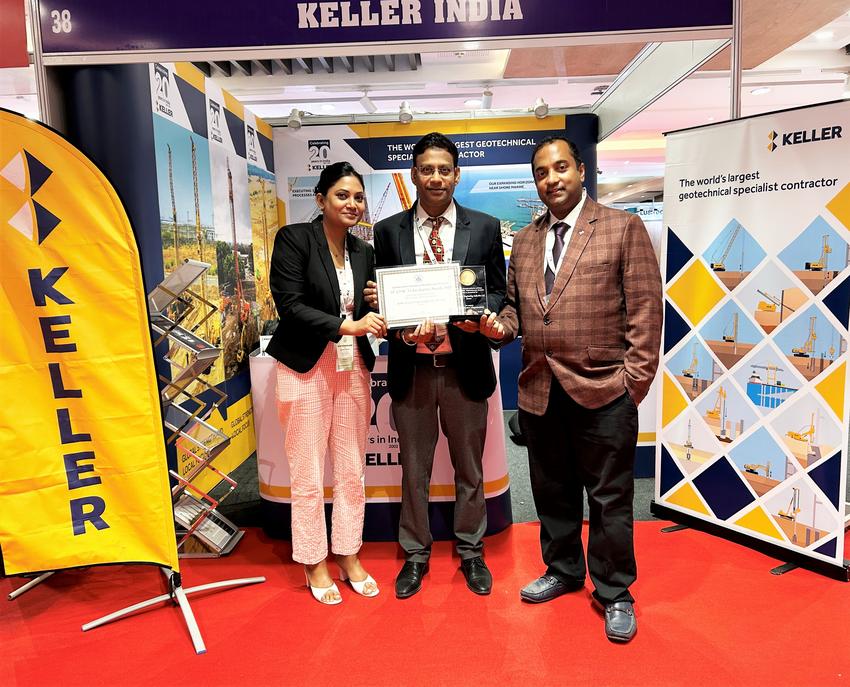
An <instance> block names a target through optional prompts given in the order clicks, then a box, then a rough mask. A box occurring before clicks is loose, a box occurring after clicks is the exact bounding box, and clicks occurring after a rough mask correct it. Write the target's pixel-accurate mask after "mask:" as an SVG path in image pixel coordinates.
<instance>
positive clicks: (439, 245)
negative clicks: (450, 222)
mask: <svg viewBox="0 0 850 687" xmlns="http://www.w3.org/2000/svg"><path fill="white" fill-rule="evenodd" d="M428 220H429V221H430V222H431V233H430V234H429V236H428V243H430V244H431V250H432V251H434V259H435V260H436V261H437V262H442V261H443V242H442V241H441V240H440V227H441V226H442V224H443V222H444V221H445V217H443V216H442V215H441V216H440V217H429V218H428ZM422 262H424V263H430V262H431V257H430V256H429V255H428V250H427V249H426V250H425V254H424V255H423V256H422Z"/></svg>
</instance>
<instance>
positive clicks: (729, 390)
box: [696, 377, 758, 444]
mask: <svg viewBox="0 0 850 687" xmlns="http://www.w3.org/2000/svg"><path fill="white" fill-rule="evenodd" d="M696 407H697V410H698V411H699V414H700V417H701V418H702V420H703V421H704V422H705V424H706V425H708V427H709V429H710V430H711V431H712V433H713V434H714V436H715V437H717V439H718V441H720V442H721V443H724V444H731V443H732V442H733V441H736V440H737V439H739V438H740V437H741V435H743V434H744V433H745V432H747V431H748V430H749V429H751V428H752V426H753V425H754V424H755V422H756V420H757V419H758V416H757V415H756V413H755V411H754V410H753V409H752V407H751V406H750V404H749V403H748V402H747V401H746V400H745V399H744V397H743V395H741V393H740V391H738V389H737V388H736V386H735V384H734V383H733V382H732V380H731V378H729V377H723V378H721V379H719V380H718V381H717V382H716V383H715V384H714V385H713V386H712V387H711V388H710V389H709V390H708V393H706V394H705V395H704V396H703V397H702V398H701V399H700V400H699V401H697V403H696Z"/></svg>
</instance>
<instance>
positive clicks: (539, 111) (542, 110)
mask: <svg viewBox="0 0 850 687" xmlns="http://www.w3.org/2000/svg"><path fill="white" fill-rule="evenodd" d="M547 114H549V106H548V105H547V104H546V101H545V100H543V98H538V99H537V100H535V101H534V116H535V117H537V119H543V118H544V117H545V116H546V115H547Z"/></svg>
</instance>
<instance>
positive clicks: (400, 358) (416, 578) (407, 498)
mask: <svg viewBox="0 0 850 687" xmlns="http://www.w3.org/2000/svg"><path fill="white" fill-rule="evenodd" d="M410 174H411V178H412V180H413V183H414V185H415V186H416V190H417V201H416V203H414V205H413V207H412V208H411V209H410V210H407V211H404V212H400V213H398V214H396V215H393V216H392V217H389V218H387V219H384V220H381V221H380V222H378V223H377V224H376V225H375V227H374V236H375V265H376V267H391V266H395V265H413V264H422V263H423V262H443V261H447V262H448V261H454V262H460V263H461V264H464V265H484V266H485V268H486V279H487V304H488V307H489V309H490V310H491V311H493V312H498V310H499V308H500V307H501V304H502V300H503V299H504V295H505V258H504V253H503V251H502V238H501V231H500V225H499V220H497V219H496V218H495V217H491V216H490V215H485V214H483V213H481V212H476V211H474V210H470V209H468V208H464V207H462V206H460V205H459V204H458V203H456V202H455V201H454V200H453V193H454V189H455V186H456V185H457V183H458V181H459V180H460V168H459V167H458V151H457V147H456V146H455V144H454V143H452V141H451V140H449V139H448V138H447V137H445V136H443V135H442V134H439V133H431V134H427V135H426V136H424V137H423V138H422V139H421V140H420V141H419V142H418V143H417V144H416V145H415V146H414V148H413V167H412V169H411V171H410ZM369 286H370V288H369V289H367V298H369V299H370V302H372V303H376V300H375V295H374V288H373V287H374V284H372V283H370V285H369ZM482 319H484V318H482ZM479 326H480V324H479V322H478V321H470V320H466V321H463V322H460V323H457V324H448V325H446V324H436V325H435V324H433V323H432V322H430V321H429V320H426V321H425V322H423V323H422V324H420V325H419V326H418V327H415V328H410V329H407V330H403V331H396V332H390V335H389V337H388V338H389V359H388V363H387V372H388V379H389V391H390V396H391V397H392V399H393V405H392V412H393V419H394V420H395V425H396V429H397V430H398V437H399V449H400V460H401V465H402V485H401V488H402V495H401V518H400V521H399V543H400V544H401V547H402V548H403V549H404V552H405V557H406V562H405V563H404V566H403V567H402V569H401V572H399V574H398V577H397V578H396V596H398V597H399V598H407V597H409V596H412V595H413V594H415V593H416V592H418V591H419V589H420V588H421V586H422V577H423V576H424V575H425V574H426V573H427V572H428V560H429V558H430V554H431V542H432V537H431V530H430V525H429V521H428V494H429V485H430V482H431V468H432V465H433V462H434V449H435V447H436V445H437V439H438V436H439V430H440V428H442V430H443V434H445V436H446V439H447V441H448V445H449V453H450V455H451V461H452V465H453V466H454V470H455V509H454V532H455V536H456V537H457V540H458V542H457V551H458V554H459V556H460V558H461V569H462V571H463V575H464V577H465V579H466V584H467V586H468V587H469V588H470V589H471V590H472V591H473V592H475V593H476V594H489V593H490V589H491V586H492V576H491V574H490V571H489V570H488V569H487V566H486V564H485V563H484V559H483V558H482V556H481V553H482V549H483V542H482V537H483V536H484V531H485V530H486V528H487V512H486V505H485V501H484V480H483V469H482V456H483V452H484V439H485V436H486V431H487V398H488V397H489V396H490V395H491V394H492V393H493V391H494V389H495V388H496V373H495V371H494V369H493V362H492V356H491V346H490V342H489V341H488V340H487V339H486V338H485V337H483V336H482V335H481V334H480V333H479Z"/></svg>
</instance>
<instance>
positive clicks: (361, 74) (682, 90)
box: [0, 0, 850, 201]
mask: <svg viewBox="0 0 850 687" xmlns="http://www.w3.org/2000/svg"><path fill="white" fill-rule="evenodd" d="M742 34H743V35H742V53H743V66H744V70H745V71H744V74H743V89H742V97H741V114H742V115H743V116H747V115H752V114H758V113H762V112H769V111H773V110H778V109H783V108H789V107H797V106H800V105H807V104H811V103H817V102H825V101H829V100H836V99H840V98H843V97H850V86H848V83H847V74H848V72H850V54H848V52H850V47H847V46H848V45H850V0H818V2H803V1H801V0H744V1H743V21H742ZM472 47H474V48H476V49H470V50H466V51H432V52H418V53H409V54H408V53H405V54H397V55H372V56H357V57H349V58H345V57H343V58H340V57H334V58H330V57H328V58H319V57H314V58H305V59H287V60H252V61H240V62H236V61H233V62H217V63H200V64H199V66H201V67H202V68H204V69H205V71H208V72H209V75H210V76H211V77H212V78H214V79H216V80H217V81H219V82H220V84H221V85H222V87H223V88H226V89H227V90H228V91H230V92H231V93H232V94H233V95H234V96H235V97H237V98H238V99H239V100H241V101H242V102H244V103H245V105H247V106H248V108H249V109H251V110H252V111H253V112H254V113H255V114H257V115H258V116H260V117H262V118H264V119H266V120H267V121H271V122H272V123H277V124H285V123H286V120H287V118H288V117H289V114H290V112H291V111H292V110H293V109H296V110H298V111H301V112H303V113H304V116H303V121H304V124H305V125H308V124H310V123H311V122H319V121H328V122H330V121H340V122H344V121H353V120H356V121H361V122H362V121H368V120H369V119H370V118H372V117H380V116H381V115H383V117H384V118H387V117H394V116H396V115H397V114H398V111H399V107H400V105H401V103H402V102H404V101H407V102H409V104H410V106H411V107H412V109H413V112H414V116H416V117H420V118H425V117H428V116H435V115H439V114H446V113H448V115H447V116H466V117H481V116H488V115H491V114H493V113H495V112H501V113H503V114H511V115H519V114H528V113H529V112H531V108H532V107H533V105H534V103H535V100H536V99H537V98H543V100H544V101H545V102H546V103H547V104H548V105H549V108H550V112H570V111H574V110H576V109H583V108H588V107H590V106H591V105H593V103H594V102H595V101H596V100H597V99H598V98H599V97H600V94H601V93H603V92H604V90H605V89H606V88H607V87H608V86H609V85H610V84H611V83H612V82H613V81H614V79H615V78H616V77H617V75H618V74H619V73H620V72H621V71H622V70H623V69H624V68H625V67H626V66H627V65H628V64H629V62H630V61H631V60H632V59H633V58H634V57H635V55H637V54H638V53H639V52H640V51H641V50H642V49H643V48H644V44H643V43H620V44H606V45H574V46H568V47H555V48H537V47H530V48H515V49H513V50H490V49H487V44H486V43H482V44H480V45H477V46H472ZM729 53H730V51H729V49H728V48H727V49H726V50H724V51H723V52H722V53H721V54H719V55H718V56H716V57H715V58H713V59H711V60H709V62H708V63H707V64H706V65H704V66H703V67H702V69H700V70H699V71H697V72H696V73H694V74H693V75H691V76H690V77H689V78H687V79H686V80H684V81H683V82H682V83H680V84H679V85H677V86H676V87H675V88H673V89H671V90H670V91H669V92H668V93H666V94H665V95H663V96H662V97H661V98H659V99H658V100H657V101H655V102H654V103H652V104H651V105H650V106H649V107H647V108H646V109H645V110H643V111H642V112H641V113H640V114H638V115H637V116H635V117H634V118H632V119H631V120H630V121H628V122H626V123H625V124H624V125H623V126H622V127H621V128H620V129H618V130H617V131H616V132H615V133H614V134H612V135H611V136H609V137H608V138H607V139H606V140H604V141H602V142H601V143H600V146H599V168H600V170H601V174H600V177H599V193H600V197H602V198H603V199H604V200H607V201H615V200H628V201H633V200H641V199H647V198H658V197H659V196H660V193H661V186H662V184H661V176H662V174H663V160H664V138H663V135H662V132H665V131H671V130H676V129H680V128H686V127H690V126H698V125H701V124H707V123H711V122H714V121H723V120H725V119H727V118H728V117H729V110H730V105H729V100H730V96H729V89H730V78H729V72H728V69H729ZM485 91H488V92H490V93H492V98H491V100H492V103H491V108H490V110H483V109H482V102H481V99H482V96H483V95H484V93H485ZM364 95H368V96H369V99H370V100H371V102H372V104H373V105H374V107H375V108H377V112H376V113H375V115H371V114H369V112H367V110H366V109H365V108H364V105H363V103H362V102H361V101H362V100H363V98H364ZM0 107H5V108H9V109H13V110H17V111H21V112H24V113H25V114H29V115H32V116H35V115H36V114H37V100H36V97H35V83H34V78H33V72H32V69H5V70H0Z"/></svg>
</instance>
